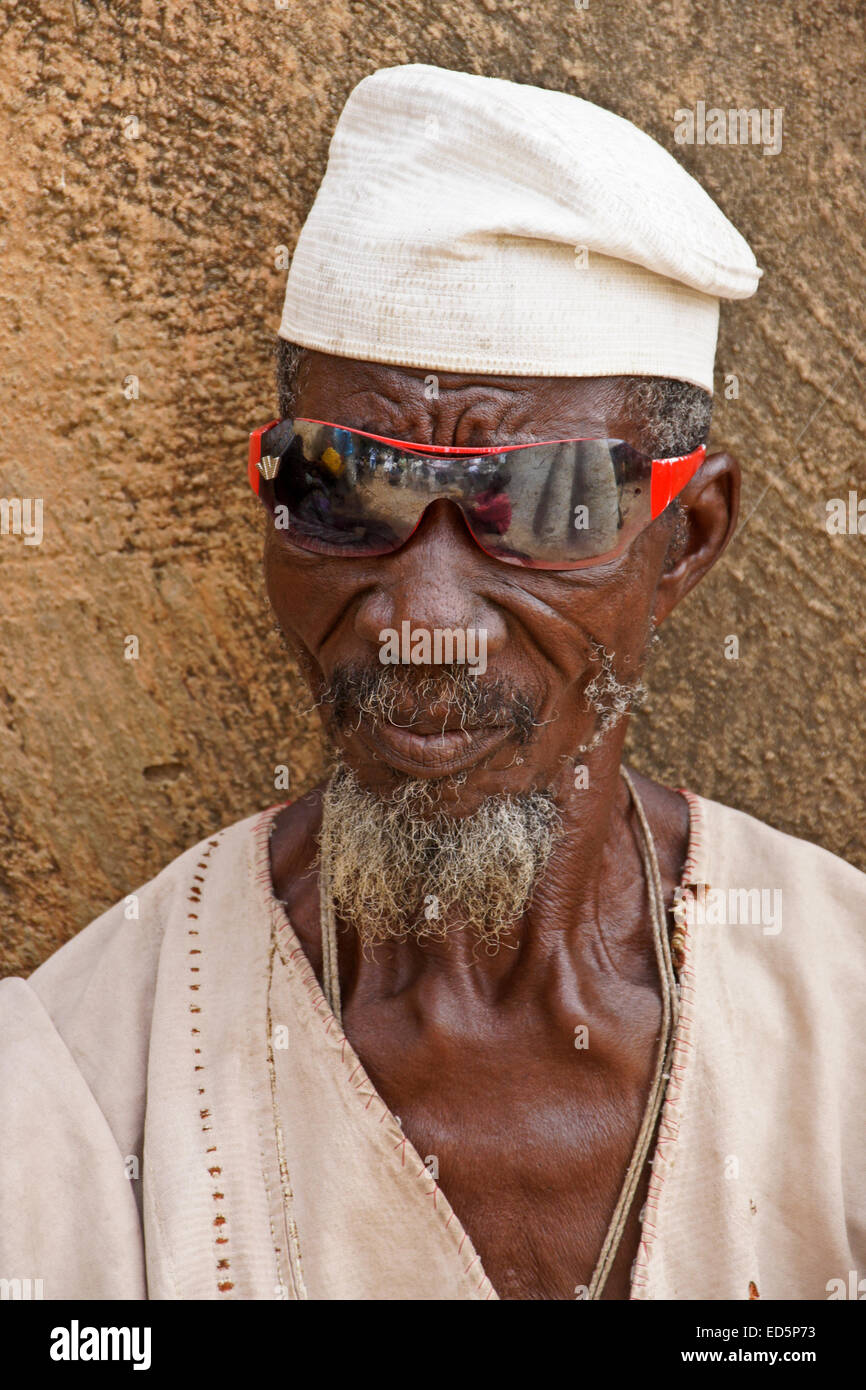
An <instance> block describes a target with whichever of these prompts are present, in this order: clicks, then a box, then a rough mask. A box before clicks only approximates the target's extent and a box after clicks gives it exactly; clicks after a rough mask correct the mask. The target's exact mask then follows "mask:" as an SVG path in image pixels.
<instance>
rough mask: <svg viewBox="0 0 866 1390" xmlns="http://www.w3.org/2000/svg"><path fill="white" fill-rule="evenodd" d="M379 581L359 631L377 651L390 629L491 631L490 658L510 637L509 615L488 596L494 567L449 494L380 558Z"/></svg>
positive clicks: (364, 605)
mask: <svg viewBox="0 0 866 1390" xmlns="http://www.w3.org/2000/svg"><path fill="white" fill-rule="evenodd" d="M375 563H376V565H377V567H379V568H378V583H377V584H376V586H375V588H373V589H371V590H370V591H369V592H368V593H367V594H366V595H365V597H364V599H363V600H362V602H361V604H360V606H359V608H358V610H357V613H356V615H355V631H356V633H357V635H358V636H359V637H360V638H362V640H363V641H365V642H369V643H371V644H372V645H374V646H375V647H376V649H377V650H378V649H379V648H380V647H381V644H382V640H383V639H382V638H381V637H380V633H381V632H382V631H383V630H384V629H385V628H391V629H395V630H396V631H397V632H400V631H401V625H402V624H403V623H404V622H408V623H409V624H410V627H411V629H413V630H416V631H418V630H420V631H425V630H426V631H428V632H429V633H430V634H431V637H432V636H433V634H434V633H435V632H436V630H437V629H438V630H439V631H440V632H442V631H448V630H452V631H454V630H460V629H463V630H464V631H465V630H467V629H469V628H472V629H474V631H475V632H477V633H480V632H483V633H486V638H485V641H486V644H487V645H486V650H487V659H488V661H490V660H491V659H492V658H493V657H494V656H495V655H496V653H497V652H498V651H500V650H501V649H502V647H503V646H504V644H505V642H506V640H507V636H508V633H507V627H506V622H505V618H504V615H503V613H502V611H501V610H500V608H499V607H498V605H496V604H495V603H494V602H493V601H492V600H491V599H490V598H488V597H487V596H486V591H487V588H488V586H489V585H490V579H491V566H494V565H497V564H498V562H497V561H496V560H493V559H491V557H490V556H489V555H485V554H484V551H483V550H482V549H481V548H480V546H478V545H476V543H475V541H474V540H473V539H472V536H471V535H470V533H469V530H468V528H467V526H466V523H465V521H464V520H463V517H462V515H461V513H460V509H459V508H458V507H456V506H455V505H454V503H453V502H449V501H447V500H446V499H444V498H438V499H437V500H436V501H435V502H431V504H430V506H429V507H428V508H427V510H426V511H425V513H424V515H423V517H422V518H421V523H420V525H419V527H418V529H417V531H416V532H415V533H414V535H413V536H412V537H411V539H410V540H408V541H407V542H406V544H405V545H403V546H401V548H400V549H399V550H396V551H395V552H394V553H393V554H392V555H383V556H382V557H381V558H380V559H379V560H377V561H376V562H375Z"/></svg>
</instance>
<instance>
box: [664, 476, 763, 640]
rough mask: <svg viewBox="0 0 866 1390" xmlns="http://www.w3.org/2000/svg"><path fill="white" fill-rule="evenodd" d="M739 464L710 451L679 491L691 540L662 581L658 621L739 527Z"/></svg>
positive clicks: (700, 575)
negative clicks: (690, 478)
mask: <svg viewBox="0 0 866 1390" xmlns="http://www.w3.org/2000/svg"><path fill="white" fill-rule="evenodd" d="M740 478H741V474H740V465H739V464H738V463H737V460H736V459H735V458H734V457H733V456H732V455H731V454H726V453H719V454H710V455H709V456H708V457H707V458H706V459H704V462H703V463H702V464H701V466H700V468H699V469H698V471H697V473H696V474H695V476H694V477H693V478H692V480H691V482H690V483H688V484H687V486H686V487H684V488H683V490H682V492H681V493H680V501H681V502H682V504H683V507H684V508H685V510H686V523H685V524H686V527H687V529H688V539H687V540H686V542H685V544H684V545H683V546H682V548H681V550H680V552H679V555H678V557H677V559H676V562H675V563H674V564H673V565H672V566H671V568H670V569H668V570H665V572H664V574H663V575H662V577H661V579H660V580H659V584H658V588H657V589H656V596H655V602H654V605H653V617H654V619H655V622H656V624H659V623H662V622H664V620H665V618H666V617H667V616H668V614H669V613H671V612H672V611H673V609H674V608H676V606H677V604H678V603H679V601H680V599H682V598H684V597H685V595H686V594H687V593H688V592H689V590H690V589H693V588H694V587H695V585H696V584H697V583H698V582H699V581H700V580H701V579H703V577H704V575H705V574H706V573H707V571H708V570H709V569H711V568H712V566H713V565H714V564H715V563H716V561H717V560H718V558H719V556H720V555H721V553H722V551H723V550H724V549H725V546H726V545H727V544H728V541H729V540H730V539H731V536H732V535H733V534H734V531H735V530H736V526H737V516H738V514H739V510H740Z"/></svg>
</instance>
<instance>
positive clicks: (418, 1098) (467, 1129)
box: [344, 1001, 654, 1299]
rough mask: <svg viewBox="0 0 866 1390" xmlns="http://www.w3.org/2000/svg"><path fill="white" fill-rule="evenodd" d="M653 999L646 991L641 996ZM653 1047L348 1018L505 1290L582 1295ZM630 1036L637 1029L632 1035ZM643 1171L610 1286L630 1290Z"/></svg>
mask: <svg viewBox="0 0 866 1390" xmlns="http://www.w3.org/2000/svg"><path fill="white" fill-rule="evenodd" d="M642 1003H644V1004H645V1003H646V1001H642ZM639 1012H640V1010H639ZM645 1012H646V1014H647V1017H646V1019H645V1020H644V1022H645V1023H646V1025H647V1028H646V1041H647V1044H648V1046H647V1048H646V1049H645V1054H644V1055H642V1056H637V1057H636V1056H635V1053H634V1049H633V1047H626V1046H622V1047H620V1048H617V1047H612V1046H611V1041H610V1038H609V1037H607V1036H606V1030H605V1029H604V1028H598V1029H596V1031H597V1032H598V1033H599V1037H598V1040H597V1050H596V1052H595V1054H593V1050H592V1046H591V1039H592V1031H590V1034H589V1038H587V1039H586V1042H587V1044H589V1045H587V1046H575V1043H576V1042H577V1043H582V1042H583V1041H584V1038H583V1035H581V1034H577V1033H573V1034H572V1035H569V1036H567V1037H561V1036H560V1033H561V1030H557V1029H552V1030H551V1029H546V1028H543V1027H541V1028H539V1027H528V1028H527V1029H526V1030H525V1031H524V1032H523V1033H515V1034H514V1035H513V1036H511V1037H509V1036H508V1035H507V1033H506V1034H504V1035H503V1036H501V1037H498V1038H496V1039H489V1038H484V1037H483V1036H475V1037H472V1036H465V1035H464V1036H463V1038H462V1039H461V1044H460V1045H459V1046H458V1045H456V1043H455V1041H454V1040H453V1039H449V1040H447V1041H443V1040H442V1038H441V1037H438V1036H437V1037H434V1038H431V1037H429V1036H427V1035H426V1034H425V1033H424V1031H423V1030H422V1031H421V1032H420V1033H419V1032H417V1031H416V1030H413V1029H411V1028H407V1029H406V1030H405V1031H404V1032H403V1034H402V1036H401V1034H400V1030H399V1029H395V1028H393V1027H392V1028H390V1029H387V1030H384V1029H382V1028H381V1027H377V1026H376V1021H375V1018H374V1017H371V1014H370V1012H369V1011H367V1012H366V1014H365V1016H364V1017H363V1018H359V1020H358V1026H357V1027H354V1026H353V1020H352V1016H351V1011H350V1013H349V1017H348V1019H347V1018H345V1017H344V1027H345V1028H346V1032H347V1035H348V1037H349V1038H350V1041H351V1042H352V1045H353V1047H354V1048H355V1050H356V1052H357V1053H358V1055H359V1057H360V1058H361V1061H362V1063H363V1065H364V1067H365V1069H366V1071H367V1073H368V1075H369V1076H370V1078H371V1080H372V1081H373V1083H374V1085H375V1086H376V1088H377V1090H378V1092H379V1094H380V1095H381V1096H382V1098H383V1100H384V1101H385V1102H386V1104H387V1105H388V1107H389V1108H390V1109H391V1111H392V1112H393V1113H394V1115H395V1116H397V1117H398V1118H399V1122H400V1125H401V1127H402V1130H403V1133H404V1134H405V1135H406V1137H407V1139H408V1140H409V1141H410V1143H411V1144H412V1146H413V1147H414V1148H415V1150H416V1151H417V1153H418V1155H419V1156H420V1158H421V1160H422V1162H423V1163H424V1164H425V1166H426V1167H427V1169H428V1172H429V1173H430V1175H431V1177H432V1178H433V1179H434V1180H435V1181H436V1183H437V1184H438V1186H439V1187H440V1188H441V1190H442V1191H443V1193H444V1195H445V1196H446V1197H447V1199H448V1201H449V1203H450V1204H451V1206H452V1207H453V1209H454V1211H455V1212H456V1214H457V1216H458V1217H459V1219H460V1221H461V1224H462V1225H463V1227H464V1228H465V1230H466V1231H467V1232H468V1234H469V1236H470V1239H471V1240H472V1243H473V1244H474V1246H475V1249H476V1251H477V1252H478V1255H479V1257H480V1259H481V1262H482V1264H483V1266H484V1269H485V1271H486V1273H487V1275H488V1277H489V1278H490V1280H491V1282H492V1284H493V1286H494V1288H495V1289H496V1291H497V1293H498V1294H499V1295H500V1297H502V1298H512V1299H574V1298H577V1297H585V1296H586V1292H585V1291H586V1289H587V1288H588V1287H589V1285H590V1282H591V1279H592V1275H593V1271H594V1269H595V1266H596V1262H597V1260H598V1256H599V1253H600V1251H601V1248H602V1245H603V1243H604V1240H605V1236H606V1234H607V1231H608V1227H609V1224H610V1221H611V1217H612V1214H613V1212H614V1209H615V1207H616V1204H617V1200H618V1198H619V1196H620V1191H621V1188H622V1185H623V1181H624V1178H625V1174H626V1171H627V1169H628V1166H629V1162H630V1160H631V1157H632V1153H633V1150H634V1145H635V1140H636V1137H637V1134H638V1130H639V1128H640V1125H641V1121H642V1119H643V1113H644V1106H645V1101H646V1097H647V1093H648V1089H649V1083H650V1073H651V1070H652V1065H653V1061H654V1053H653V1047H652V1028H653V1024H652V1021H651V1017H650V1016H651V1014H652V1009H651V1008H646V1009H645ZM630 1041H631V1043H633V1042H634V1037H633V1035H632V1037H631V1038H630ZM645 1169H646V1171H645V1172H644V1173H643V1175H642V1177H641V1181H640V1183H639V1187H638V1191H637V1193H636V1195H635V1199H634V1202H633V1204H632V1209H631V1215H630V1220H629V1222H628V1224H627V1226H626V1229H625V1232H624V1236H623V1239H622V1242H621V1248H620V1251H619V1255H618V1257H617V1259H616V1260H615V1263H614V1266H613V1269H612V1271H611V1275H610V1277H609V1279H608V1281H607V1284H606V1286H605V1296H606V1297H614V1298H627V1297H628V1291H629V1271H630V1266H631V1263H632V1260H633V1258H634V1255H635V1253H636V1249H637V1243H638V1239H639V1220H638V1217H639V1211H640V1208H641V1206H642V1205H643V1201H644V1200H645V1195H646V1188H647V1184H648V1177H649V1168H648V1165H645Z"/></svg>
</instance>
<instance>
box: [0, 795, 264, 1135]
mask: <svg viewBox="0 0 866 1390" xmlns="http://www.w3.org/2000/svg"><path fill="white" fill-rule="evenodd" d="M269 814H270V812H269V811H263V812H258V813H256V814H255V815H253V816H248V817H246V818H244V819H243V820H240V821H235V822H234V823H233V824H231V825H228V826H225V827H223V829H221V830H217V831H215V832H214V833H213V834H212V835H209V836H207V837H206V838H205V839H203V840H199V841H198V842H197V843H196V844H194V845H192V846H191V847H190V848H189V849H187V850H184V851H183V853H182V854H179V855H178V856H177V857H176V858H175V859H173V860H172V861H171V862H170V863H169V864H167V865H166V866H165V867H164V868H163V869H162V870H161V871H160V872H159V873H158V874H156V875H155V877H154V878H152V879H150V880H148V881H147V882H146V883H145V884H143V885H142V886H141V887H139V888H137V889H135V890H134V891H133V892H130V893H128V894H126V895H125V896H124V897H123V898H121V899H120V900H119V901H118V902H116V903H114V904H112V906H111V907H109V908H108V909H107V910H106V911H105V912H103V913H101V914H100V916H99V917H96V918H95V919H94V920H93V921H92V922H90V923H89V924H88V925H87V926H86V927H84V928H83V929H82V930H81V931H80V932H78V933H77V935H76V936H74V937H72V938H71V940H69V941H68V942H66V944H65V945H64V946H61V947H60V949H59V950H57V951H55V952H54V954H53V955H52V956H49V958H48V959H47V960H46V961H44V962H43V964H42V965H40V966H39V967H38V968H37V969H36V970H35V971H34V972H33V974H32V975H30V976H29V978H28V979H27V980H22V979H19V978H13V979H8V980H4V981H0V1027H2V1032H3V1035H4V1036H5V1035H6V1034H7V1033H9V1034H10V1035H12V1034H14V1035H15V1036H17V1035H18V1033H20V1032H21V1030H22V1028H26V1031H27V1034H28V1036H29V1037H30V1039H31V1041H32V1043H33V1044H34V1045H35V1043H36V1041H38V1042H39V1046H40V1047H45V1048H48V1049H49V1050H50V1049H55V1050H56V1049H57V1048H60V1049H61V1050H62V1052H63V1054H64V1055H65V1056H66V1058H67V1062H68V1063H69V1064H71V1065H72V1066H73V1067H74V1069H75V1070H76V1071H77V1072H79V1073H80V1075H81V1077H83V1080H84V1082H85V1083H86V1085H87V1086H88V1087H89V1089H90V1091H91V1093H92V1094H93V1096H94V1098H95V1099H96V1101H97V1104H98V1105H99V1106H100V1108H101V1109H102V1111H103V1113H104V1114H105V1115H106V1117H107V1118H108V1120H109V1124H110V1125H111V1128H112V1129H113V1131H114V1133H115V1134H116V1135H120V1134H124V1135H129V1136H130V1137H129V1138H126V1139H124V1142H125V1143H131V1142H133V1140H132V1137H131V1136H132V1135H133V1134H134V1131H135V1129H136V1127H137V1125H138V1123H139V1121H140V1117H141V1115H142V1113H143V1104H144V1095H145V1092H146V1079H147V1065H148V1054H149V1048H150V1036H151V1028H152V1019H153V1010H154V999H155V997H156V993H157V987H158V982H159V979H160V970H161V959H162V955H163V943H164V940H165V937H166V933H167V932H171V930H172V928H173V927H175V928H176V927H177V926H178V924H180V923H183V924H184V925H189V924H188V923H187V921H186V919H187V917H188V915H189V914H190V913H191V912H194V911H196V909H195V908H194V906H193V904H194V903H195V901H196V900H197V899H199V898H200V897H201V895H202V892H203V891H205V890H203V886H202V885H203V883H207V889H208V890H210V891H211V892H212V893H213V896H214V899H215V902H216V903H217V905H218V906H217V914H216V915H217V916H219V915H220V907H221V905H222V904H223V903H225V906H226V911H227V912H228V913H229V914H230V915H231V916H232V919H233V921H234V920H236V917H237V911H238V902H243V901H244V899H245V898H246V897H247V896H248V885H249V883H250V868H251V865H252V851H253V845H254V840H255V831H256V827H257V826H258V825H261V826H262V828H263V833H265V834H266V833H267V823H266V822H267V819H268V817H269ZM202 865H204V866H206V867H205V868H204V869H203V868H202V867H201V866H202ZM232 893H234V895H235V900H234V901H231V894H232Z"/></svg>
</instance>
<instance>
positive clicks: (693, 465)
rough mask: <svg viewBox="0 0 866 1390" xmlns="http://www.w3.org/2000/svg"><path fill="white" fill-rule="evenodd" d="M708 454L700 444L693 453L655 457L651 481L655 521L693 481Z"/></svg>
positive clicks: (651, 500) (652, 508)
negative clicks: (668, 457)
mask: <svg viewBox="0 0 866 1390" xmlns="http://www.w3.org/2000/svg"><path fill="white" fill-rule="evenodd" d="M706 456H707V451H706V447H705V446H704V445H703V444H700V445H699V446H698V448H697V449H695V450H694V451H693V452H692V453H691V454H683V455H681V456H680V457H679V458H672V459H653V467H652V480H651V483H650V503H651V510H652V519H653V521H655V519H656V517H657V516H661V514H662V512H663V511H664V509H665V507H667V506H668V505H669V504H670V503H671V502H672V501H673V500H674V498H675V497H677V496H678V495H679V493H681V492H682V490H683V488H684V487H685V485H686V483H688V482H691V480H692V478H693V477H694V476H695V474H696V473H697V471H698V469H699V468H700V466H701V464H702V463H703V461H704V459H705V458H706Z"/></svg>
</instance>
